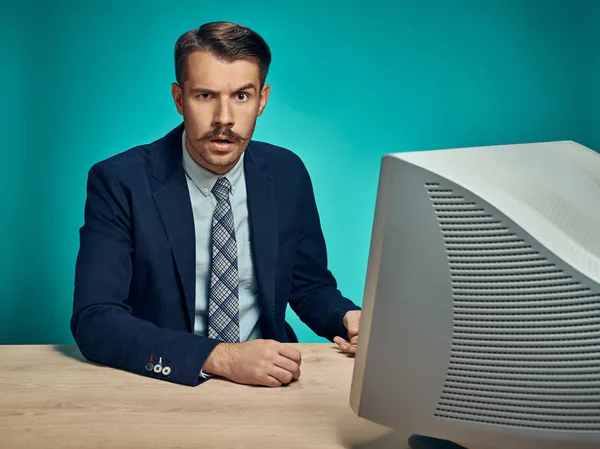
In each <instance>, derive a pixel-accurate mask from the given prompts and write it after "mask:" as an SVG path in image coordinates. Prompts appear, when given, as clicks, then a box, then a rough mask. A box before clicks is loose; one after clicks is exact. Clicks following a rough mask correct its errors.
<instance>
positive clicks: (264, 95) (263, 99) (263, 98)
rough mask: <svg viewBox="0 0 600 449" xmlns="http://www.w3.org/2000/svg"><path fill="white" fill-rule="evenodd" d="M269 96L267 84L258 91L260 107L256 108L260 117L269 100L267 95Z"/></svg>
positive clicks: (269, 89)
mask: <svg viewBox="0 0 600 449" xmlns="http://www.w3.org/2000/svg"><path fill="white" fill-rule="evenodd" d="M270 94H271V87H270V86H269V85H268V84H265V85H264V86H263V88H262V90H261V91H260V105H259V107H258V114H257V116H260V115H261V114H262V113H263V111H264V110H265V106H266V105H267V101H268V100H269V95H270Z"/></svg>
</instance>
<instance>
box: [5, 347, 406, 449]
mask: <svg viewBox="0 0 600 449" xmlns="http://www.w3.org/2000/svg"><path fill="white" fill-rule="evenodd" d="M295 346H296V347H297V348H298V349H299V350H300V352H301V353H302V375H301V377H300V379H299V380H298V381H297V382H294V383H292V384H290V385H288V386H286V387H280V388H273V389H271V388H267V387H252V386H246V385H238V384H235V383H232V382H229V381H226V380H221V379H211V380H209V381H208V382H206V383H205V384H203V385H200V386H198V387H187V386H182V385H177V384H173V383H170V382H166V381H161V380H155V379H151V378H148V377H144V376H141V375H137V374H133V373H128V372H125V371H121V370H116V369H112V368H108V367H105V366H100V365H97V364H94V363H90V362H86V361H85V360H84V358H83V357H82V356H81V353H80V352H79V350H78V349H77V347H76V346H46V345H44V346H29V345H25V346H0V448H2V449H21V448H36V449H41V448H48V449H63V448H72V449H85V448H118V449H126V448H140V449H142V448H161V449H165V448H180V449H183V448H233V447H235V448H238V447H240V448H271V447H273V448H281V449H288V448H356V449H358V448H361V449H362V448H367V447H382V443H383V442H384V441H385V438H386V435H389V434H390V432H391V431H390V430H389V429H387V428H385V427H382V426H379V425H376V424H374V423H371V422H369V421H366V420H364V419H362V418H359V417H357V416H356V415H355V414H354V412H353V411H352V410H351V408H350V405H349V395H350V383H351V380H352V368H353V361H354V359H353V358H351V357H349V356H347V355H345V354H342V353H340V352H339V351H338V350H337V349H336V347H335V346H334V345H331V344H327V343H325V344H322V343H321V344H297V345H295ZM371 443H372V444H371ZM384 445H385V444H384ZM394 447H397V448H404V447H406V445H404V444H403V445H402V446H398V445H394Z"/></svg>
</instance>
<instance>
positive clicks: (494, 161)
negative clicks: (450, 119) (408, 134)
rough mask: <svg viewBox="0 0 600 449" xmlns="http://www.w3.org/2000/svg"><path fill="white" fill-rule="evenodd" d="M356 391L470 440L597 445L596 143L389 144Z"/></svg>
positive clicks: (415, 424)
mask: <svg viewBox="0 0 600 449" xmlns="http://www.w3.org/2000/svg"><path fill="white" fill-rule="evenodd" d="M350 403H351V407H352V409H353V410H354V412H355V413H356V414H358V416H360V417H363V418H365V419H367V420H370V421H373V422H376V423H380V424H382V425H385V426H388V427H390V428H392V429H396V432H398V433H400V434H401V435H406V437H407V438H408V436H409V435H412V434H418V435H426V436H429V437H434V438H440V439H443V440H450V441H454V442H456V443H458V444H460V445H462V446H465V447H467V448H480V447H482V448H503V449H504V448H510V449H519V448H527V449H530V448H534V447H540V448H544V449H548V448H569V449H581V448H596V449H598V448H599V447H600V155H598V154H596V153H595V152H593V151H592V150H590V149H588V148H586V147H584V146H582V145H579V144H577V143H575V142H572V141H561V142H549V143H533V144H523V145H499V146H487V147H476V148H459V149H448V150H435V151H415V152H404V153H396V154H391V155H387V156H384V158H383V160H382V165H381V173H380V179H379V188H378V192H377V203H376V208H375V219H374V225H373V233H372V237H371V248H370V253H369V264H368V270H367V278H366V285H365V294H364V300H363V313H362V317H361V330H360V336H359V340H358V347H357V353H356V358H355V365H354V372H353V379H352V390H351V397H350Z"/></svg>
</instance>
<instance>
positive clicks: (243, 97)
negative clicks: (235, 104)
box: [237, 92, 248, 101]
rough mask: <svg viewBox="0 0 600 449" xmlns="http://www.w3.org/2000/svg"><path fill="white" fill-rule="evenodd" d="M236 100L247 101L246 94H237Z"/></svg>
mask: <svg viewBox="0 0 600 449" xmlns="http://www.w3.org/2000/svg"><path fill="white" fill-rule="evenodd" d="M237 99H238V100H240V101H246V100H247V99H248V94H247V93H246V92H240V93H239V94H237Z"/></svg>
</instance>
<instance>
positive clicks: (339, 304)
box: [290, 163, 360, 341]
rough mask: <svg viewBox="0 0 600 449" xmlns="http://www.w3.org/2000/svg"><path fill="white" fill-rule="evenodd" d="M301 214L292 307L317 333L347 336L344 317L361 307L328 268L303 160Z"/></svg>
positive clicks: (329, 338) (291, 297)
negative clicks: (347, 296)
mask: <svg viewBox="0 0 600 449" xmlns="http://www.w3.org/2000/svg"><path fill="white" fill-rule="evenodd" d="M301 170H302V181H301V184H302V185H301V187H300V189H299V192H300V195H301V200H300V217H299V224H298V234H297V235H298V237H297V246H296V260H295V264H294V273H293V279H292V289H291V290H292V291H291V295H290V307H291V308H292V310H294V312H295V313H296V314H297V315H298V317H299V318H300V319H301V320H302V321H303V322H304V323H305V324H306V325H307V326H308V327H310V328H311V329H312V330H313V331H314V332H315V333H316V334H317V335H319V336H320V337H323V338H326V339H328V340H330V341H333V338H334V337H336V336H340V337H343V338H347V337H348V335H347V331H346V329H345V327H344V325H343V319H344V315H345V314H346V312H348V311H349V310H360V307H358V306H357V305H356V304H354V303H353V302H352V301H350V300H349V299H348V298H345V297H344V296H343V295H342V294H341V292H340V291H339V290H338V288H337V282H336V280H335V278H334V276H333V275H332V273H331V272H330V271H329V269H328V268H327V249H326V245H325V239H324V237H323V232H322V229H321V223H320V219H319V213H318V211H317V205H316V202H315V197H314V192H313V186H312V182H311V180H310V176H309V174H308V172H307V170H306V167H305V166H304V164H302V163H301Z"/></svg>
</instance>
